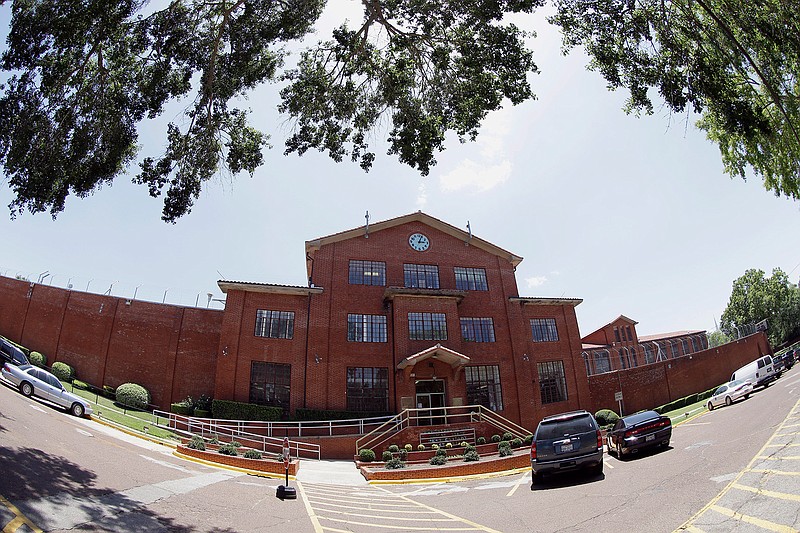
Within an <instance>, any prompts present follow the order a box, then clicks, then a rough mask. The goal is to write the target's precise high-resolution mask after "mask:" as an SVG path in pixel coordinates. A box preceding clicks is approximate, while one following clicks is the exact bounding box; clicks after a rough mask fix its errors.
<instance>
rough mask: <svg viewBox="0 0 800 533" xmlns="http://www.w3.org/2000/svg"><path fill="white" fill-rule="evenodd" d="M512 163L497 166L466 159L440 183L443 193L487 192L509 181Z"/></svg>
mask: <svg viewBox="0 0 800 533" xmlns="http://www.w3.org/2000/svg"><path fill="white" fill-rule="evenodd" d="M511 169H512V165H511V162H510V161H501V162H500V163H497V164H485V163H476V162H475V161H473V160H471V159H465V160H464V161H462V162H461V164H460V165H458V166H457V167H456V168H455V169H453V170H452V171H450V172H448V173H447V174H445V175H443V176H442V177H441V178H440V183H441V187H442V190H443V191H458V190H461V189H469V190H471V191H473V192H476V193H480V192H486V191H488V190H489V189H492V188H494V187H496V186H498V185H500V184H501V183H504V182H506V181H507V180H508V177H509V176H510V175H511Z"/></svg>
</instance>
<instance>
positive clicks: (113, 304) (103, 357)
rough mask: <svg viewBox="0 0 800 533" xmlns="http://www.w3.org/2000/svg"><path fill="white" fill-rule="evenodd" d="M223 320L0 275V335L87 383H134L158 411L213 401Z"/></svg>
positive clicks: (217, 314)
mask: <svg viewBox="0 0 800 533" xmlns="http://www.w3.org/2000/svg"><path fill="white" fill-rule="evenodd" d="M222 314H223V313H222V311H219V310H215V309H199V308H192V307H179V306H173V305H164V304H158V303H151V302H145V301H141V300H128V299H125V298H117V297H113V296H103V295H98V294H91V293H84V292H79V291H70V290H66V289H61V288H57V287H49V286H46V285H40V284H35V283H34V284H31V283H30V282H27V281H21V280H16V279H11V278H5V277H0V334H2V335H3V336H5V337H7V338H9V339H11V340H13V341H15V342H18V343H20V344H21V345H23V346H25V347H27V348H29V349H31V350H34V351H38V352H41V353H43V354H44V355H45V356H46V357H47V364H48V365H52V364H53V363H54V362H55V361H62V362H65V363H67V364H69V365H70V366H72V367H73V368H75V370H76V374H77V376H78V378H79V379H81V380H83V381H86V382H87V383H90V384H92V385H95V386H98V387H99V386H103V385H109V386H112V387H117V386H118V385H121V384H122V383H126V382H134V383H138V384H140V385H142V386H144V387H145V388H147V389H148V390H149V391H150V393H151V395H152V397H153V400H152V401H153V404H155V405H157V406H159V407H160V408H162V409H168V408H169V404H170V403H172V402H175V401H178V400H182V399H183V398H185V397H186V396H189V395H191V396H193V397H195V398H196V397H198V396H200V395H201V394H206V395H209V396H212V395H213V393H214V388H213V384H214V372H215V370H216V357H217V350H218V348H219V335H220V329H221V323H222Z"/></svg>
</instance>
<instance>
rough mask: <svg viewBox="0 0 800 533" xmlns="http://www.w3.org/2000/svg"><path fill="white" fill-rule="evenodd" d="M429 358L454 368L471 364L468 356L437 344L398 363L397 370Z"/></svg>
mask: <svg viewBox="0 0 800 533" xmlns="http://www.w3.org/2000/svg"><path fill="white" fill-rule="evenodd" d="M428 358H432V359H438V360H439V361H444V362H445V363H447V364H448V365H450V366H451V367H453V368H456V367H459V366H464V365H466V364H467V363H469V362H470V358H469V357H467V356H466V355H464V354H462V353H458V352H457V351H455V350H451V349H450V348H445V347H444V346H442V345H441V344H436V345H435V346H431V347H430V348H427V349H425V350H422V351H421V352H418V353H415V354H414V355H409V356H408V357H406V358H405V359H403V360H402V361H400V362H399V363H397V368H399V369H400V370H402V369H404V368H406V367H408V366H414V365H416V364H417V363H419V362H420V361H424V360H425V359H428Z"/></svg>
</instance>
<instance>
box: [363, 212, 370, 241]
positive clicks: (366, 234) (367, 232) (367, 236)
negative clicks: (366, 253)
mask: <svg viewBox="0 0 800 533" xmlns="http://www.w3.org/2000/svg"><path fill="white" fill-rule="evenodd" d="M364 218H366V219H367V225H366V227H365V228H364V238H365V239H369V211H367V214H366V215H365V216H364Z"/></svg>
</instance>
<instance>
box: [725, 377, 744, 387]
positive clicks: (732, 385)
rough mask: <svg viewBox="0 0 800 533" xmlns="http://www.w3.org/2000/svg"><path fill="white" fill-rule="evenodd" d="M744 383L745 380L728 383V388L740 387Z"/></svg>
mask: <svg viewBox="0 0 800 533" xmlns="http://www.w3.org/2000/svg"><path fill="white" fill-rule="evenodd" d="M742 383H744V380H743V379H737V380H736V381H731V382H730V383H728V386H729V387H730V388H733V387H738V386H739V385H741V384H742Z"/></svg>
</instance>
